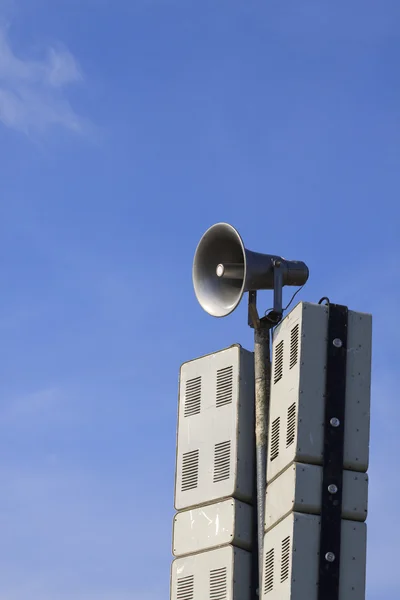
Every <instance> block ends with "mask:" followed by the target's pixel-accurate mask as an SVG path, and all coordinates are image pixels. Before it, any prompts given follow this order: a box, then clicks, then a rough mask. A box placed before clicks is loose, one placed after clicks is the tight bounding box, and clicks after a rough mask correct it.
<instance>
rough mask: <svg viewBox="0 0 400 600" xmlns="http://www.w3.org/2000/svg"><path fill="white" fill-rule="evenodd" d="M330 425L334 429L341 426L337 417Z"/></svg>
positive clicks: (333, 418)
mask: <svg viewBox="0 0 400 600" xmlns="http://www.w3.org/2000/svg"><path fill="white" fill-rule="evenodd" d="M329 423H330V424H331V425H332V427H339V425H340V421H339V419H338V418H337V417H332V419H331V420H330V421H329Z"/></svg>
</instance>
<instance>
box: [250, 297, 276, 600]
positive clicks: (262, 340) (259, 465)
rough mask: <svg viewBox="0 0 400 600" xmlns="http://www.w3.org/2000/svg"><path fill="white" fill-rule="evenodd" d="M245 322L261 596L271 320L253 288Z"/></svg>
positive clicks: (260, 590)
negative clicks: (250, 335) (250, 353)
mask: <svg viewBox="0 0 400 600" xmlns="http://www.w3.org/2000/svg"><path fill="white" fill-rule="evenodd" d="M249 325H250V326H252V327H254V376H255V377H254V379H255V441H256V483H257V546H258V597H259V598H261V596H262V574H263V548H264V517H265V492H266V480H267V437H268V415H269V398H270V385H271V351H270V330H271V327H272V326H273V324H272V323H271V320H269V319H266V318H263V319H260V318H259V317H258V313H257V307H256V293H255V292H250V294H249Z"/></svg>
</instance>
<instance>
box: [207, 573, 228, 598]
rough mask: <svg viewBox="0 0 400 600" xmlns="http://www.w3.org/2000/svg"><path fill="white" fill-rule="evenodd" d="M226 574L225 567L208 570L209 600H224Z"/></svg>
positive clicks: (225, 596)
mask: <svg viewBox="0 0 400 600" xmlns="http://www.w3.org/2000/svg"><path fill="white" fill-rule="evenodd" d="M226 598H227V574H226V567H223V568H222V569H214V570H212V571H211V572H210V600H226Z"/></svg>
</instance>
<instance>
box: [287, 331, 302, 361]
mask: <svg viewBox="0 0 400 600" xmlns="http://www.w3.org/2000/svg"><path fill="white" fill-rule="evenodd" d="M299 333H300V326H299V324H298V323H297V325H295V326H294V327H293V329H292V331H291V332H290V362H289V368H290V369H292V368H293V367H294V366H295V365H296V364H297V361H298V358H299V339H300V338H299Z"/></svg>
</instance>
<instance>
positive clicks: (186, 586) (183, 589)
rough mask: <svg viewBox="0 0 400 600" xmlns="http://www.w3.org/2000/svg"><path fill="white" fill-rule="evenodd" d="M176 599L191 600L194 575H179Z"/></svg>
mask: <svg viewBox="0 0 400 600" xmlns="http://www.w3.org/2000/svg"><path fill="white" fill-rule="evenodd" d="M176 597H177V600H193V598H194V576H193V575H188V576H187V577H180V578H179V579H178V581H177V592H176Z"/></svg>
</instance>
